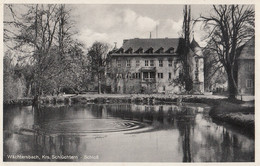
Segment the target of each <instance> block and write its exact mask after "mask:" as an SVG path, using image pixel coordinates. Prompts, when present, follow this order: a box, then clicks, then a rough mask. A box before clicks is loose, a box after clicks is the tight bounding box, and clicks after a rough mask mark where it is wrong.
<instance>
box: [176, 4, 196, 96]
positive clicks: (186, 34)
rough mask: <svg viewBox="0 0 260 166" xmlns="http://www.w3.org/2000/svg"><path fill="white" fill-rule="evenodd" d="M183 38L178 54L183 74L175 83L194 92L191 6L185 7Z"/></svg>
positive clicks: (180, 41)
mask: <svg viewBox="0 0 260 166" xmlns="http://www.w3.org/2000/svg"><path fill="white" fill-rule="evenodd" d="M182 29H183V34H182V35H183V38H180V40H179V47H178V50H177V52H178V53H179V54H180V55H181V56H180V62H181V63H182V72H181V73H180V75H179V77H178V79H176V80H175V82H179V83H181V84H182V85H184V87H185V90H186V91H190V90H192V78H191V75H190V66H189V62H188V61H189V60H188V59H189V57H188V56H189V53H190V34H191V29H192V23H191V8H190V5H189V6H188V5H185V6H184V10H183V26H182Z"/></svg>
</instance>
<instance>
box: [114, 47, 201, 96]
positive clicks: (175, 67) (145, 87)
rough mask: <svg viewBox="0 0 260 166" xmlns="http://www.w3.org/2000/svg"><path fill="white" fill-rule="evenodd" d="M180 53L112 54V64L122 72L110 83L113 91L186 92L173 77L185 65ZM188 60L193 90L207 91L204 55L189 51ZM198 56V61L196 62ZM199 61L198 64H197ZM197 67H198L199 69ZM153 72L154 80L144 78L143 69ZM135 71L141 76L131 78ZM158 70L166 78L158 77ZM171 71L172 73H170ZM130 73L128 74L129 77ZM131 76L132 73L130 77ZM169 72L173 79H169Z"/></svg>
mask: <svg viewBox="0 0 260 166" xmlns="http://www.w3.org/2000/svg"><path fill="white" fill-rule="evenodd" d="M178 56H179V55H176V54H175V55H173V54H169V55H165V54H164V55H160V54H151V55H146V56H141V55H140V56H138V55H135V56H133V55H132V54H129V55H127V54H124V55H120V54H117V55H113V58H112V63H111V66H113V68H114V71H116V72H117V73H119V74H121V76H119V77H117V79H116V80H117V81H114V83H113V84H111V86H113V87H112V88H111V90H112V92H113V93H177V94H178V93H181V92H183V91H184V87H182V86H181V85H179V84H176V83H174V81H173V80H174V79H176V78H178V76H179V73H180V71H181V69H182V66H181V65H182V64H181V63H180V61H179V59H178ZM188 57H189V59H188V63H189V64H190V74H191V76H192V80H193V83H194V84H193V89H194V90H195V91H194V92H197V93H204V71H203V68H204V64H203V63H204V61H203V58H202V57H200V56H198V55H195V53H194V52H192V51H190V53H189V55H188ZM196 59H197V61H196ZM146 60H148V66H145V61H146ZM151 60H153V62H154V65H153V66H151V65H150V63H151ZM160 60H161V61H162V66H160V64H159V61H160ZM169 60H172V65H171V66H169ZM117 61H120V64H121V66H120V67H119V66H118V63H117ZM127 61H128V62H130V66H128V65H127ZM136 61H139V62H140V64H139V66H137V65H136ZM196 63H198V64H197V65H196ZM196 67H197V69H196ZM146 68H147V70H148V71H149V70H150V72H152V71H153V69H152V68H155V70H154V71H155V79H154V80H152V81H144V80H142V78H143V75H142V70H144V69H145V70H146ZM196 71H197V72H198V77H197V79H196V77H195V72H196ZM133 73H140V76H141V77H140V78H135V77H132V74H133ZM158 73H163V78H159V77H158ZM169 73H170V74H169ZM127 75H128V76H127ZM129 75H130V76H129ZM169 75H170V76H171V78H169Z"/></svg>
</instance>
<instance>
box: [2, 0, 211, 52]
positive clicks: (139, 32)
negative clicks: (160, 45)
mask: <svg viewBox="0 0 260 166" xmlns="http://www.w3.org/2000/svg"><path fill="white" fill-rule="evenodd" d="M14 6H15V9H16V10H15V11H16V12H21V13H23V12H25V11H26V10H25V7H24V5H14ZM67 7H68V8H71V9H72V10H71V11H72V19H73V20H74V22H75V28H76V29H77V31H78V34H77V35H76V36H75V38H76V39H78V40H79V41H81V42H82V43H84V45H85V46H87V47H90V46H91V45H92V44H93V42H95V41H102V42H107V43H109V44H110V45H111V46H114V42H117V47H121V46H122V42H123V40H124V39H131V38H149V37H150V32H151V33H152V38H156V37H158V38H165V37H168V38H177V37H180V35H181V30H182V23H183V7H184V5H177V4H135V5H134V4H132V5H130V4H108V5H105V4H98V5H94V4H77V5H76V4H74V5H69V4H67ZM211 9H212V6H211V5H191V13H192V18H198V17H199V16H200V14H202V15H208V14H209V13H210V10H211ZM6 11H9V10H6ZM4 17H5V18H4V19H7V20H8V17H10V18H11V15H8V12H5V14H4ZM156 26H157V27H158V28H157V33H156ZM200 27H201V26H200V25H197V26H195V27H194V37H195V39H196V41H198V42H199V44H200V45H201V46H205V42H202V39H203V35H205V33H204V31H203V30H202V29H200ZM156 34H158V35H156Z"/></svg>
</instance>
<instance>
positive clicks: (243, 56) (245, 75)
mask: <svg viewBox="0 0 260 166" xmlns="http://www.w3.org/2000/svg"><path fill="white" fill-rule="evenodd" d="M237 86H238V93H239V94H241V95H254V94H255V37H252V38H251V39H250V40H249V41H248V42H246V43H245V44H244V45H243V46H241V47H240V48H239V49H238V59H237Z"/></svg>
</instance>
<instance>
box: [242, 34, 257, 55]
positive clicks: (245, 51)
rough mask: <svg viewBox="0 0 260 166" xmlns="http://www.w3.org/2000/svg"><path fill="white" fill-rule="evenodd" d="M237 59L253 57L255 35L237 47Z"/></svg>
mask: <svg viewBox="0 0 260 166" xmlns="http://www.w3.org/2000/svg"><path fill="white" fill-rule="evenodd" d="M238 54H239V57H238V59H255V36H253V37H252V38H251V39H250V40H248V41H247V42H246V43H245V44H244V45H242V46H241V47H239V48H238Z"/></svg>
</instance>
